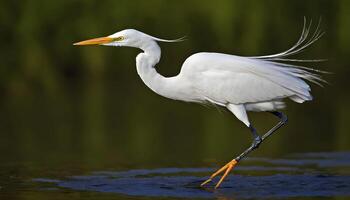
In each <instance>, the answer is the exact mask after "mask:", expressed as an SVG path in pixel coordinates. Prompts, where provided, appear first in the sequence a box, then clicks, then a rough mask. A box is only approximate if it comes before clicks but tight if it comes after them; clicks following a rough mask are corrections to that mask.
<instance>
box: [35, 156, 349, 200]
mask: <svg viewBox="0 0 350 200" xmlns="http://www.w3.org/2000/svg"><path fill="white" fill-rule="evenodd" d="M349 158H350V152H342V153H307V154H298V155H295V156H290V157H288V158H286V159H281V160H272V159H254V158H253V159H250V161H249V162H247V163H254V160H256V161H258V162H259V164H261V165H262V166H263V167H261V166H254V165H252V164H251V165H250V166H240V167H237V169H236V172H235V173H236V174H235V175H233V176H231V177H230V178H229V179H228V180H227V181H226V182H225V183H224V184H223V187H222V188H220V189H219V190H216V191H211V190H207V189H204V188H200V187H199V184H200V183H201V181H203V180H204V179H205V178H206V177H203V174H209V173H210V172H212V171H213V170H214V169H210V168H161V169H151V170H146V169H140V170H130V171H122V172H111V171H102V172H93V173H92V174H91V175H86V176H73V177H67V178H66V179H63V180H53V179H46V178H38V179H35V180H34V181H36V182H43V183H49V185H50V187H52V184H53V185H54V186H55V187H60V188H67V189H71V190H79V191H81V190H83V191H84V190H85V191H97V192H108V193H118V194H124V195H131V196H144V197H145V196H146V197H147V196H150V197H173V198H174V197H176V198H180V197H182V198H211V197H225V198H261V197H264V198H289V197H333V196H350V174H349V171H348V168H349V167H350V162H349ZM328 163H332V165H329V164H328ZM271 164H272V165H271ZM269 165H271V166H269ZM308 166H312V167H311V168H310V167H309V168H308ZM324 167H333V168H335V167H336V168H343V169H345V171H346V172H342V173H338V172H337V173H334V172H333V173H328V172H325V171H324V170H325V169H322V168H324ZM244 173H255V174H254V175H247V174H244ZM259 173H260V174H259Z"/></svg>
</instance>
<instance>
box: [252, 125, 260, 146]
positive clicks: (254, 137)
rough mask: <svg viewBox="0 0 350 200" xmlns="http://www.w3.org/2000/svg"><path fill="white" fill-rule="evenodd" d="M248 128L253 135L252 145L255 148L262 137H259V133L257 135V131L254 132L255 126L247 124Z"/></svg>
mask: <svg viewBox="0 0 350 200" xmlns="http://www.w3.org/2000/svg"><path fill="white" fill-rule="evenodd" d="M249 130H250V132H251V133H252V135H253V142H252V146H253V148H254V149H256V148H258V147H259V145H260V144H261V142H262V138H261V137H260V135H258V133H257V132H256V130H255V128H254V127H253V126H252V125H250V126H249Z"/></svg>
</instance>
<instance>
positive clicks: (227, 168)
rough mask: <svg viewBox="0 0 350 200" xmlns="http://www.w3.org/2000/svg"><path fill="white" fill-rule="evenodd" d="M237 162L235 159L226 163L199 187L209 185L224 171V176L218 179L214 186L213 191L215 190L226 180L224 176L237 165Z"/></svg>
mask: <svg viewBox="0 0 350 200" xmlns="http://www.w3.org/2000/svg"><path fill="white" fill-rule="evenodd" d="M237 163H238V161H237V160H236V159H233V160H231V161H230V162H229V163H227V164H226V165H225V166H223V167H221V168H220V169H219V170H218V171H216V172H215V173H214V174H212V175H211V176H210V178H209V179H208V180H206V181H204V182H203V183H202V184H201V186H204V185H205V184H207V183H209V182H210V181H212V180H213V178H214V177H216V176H217V175H219V174H220V173H222V172H223V171H225V173H224V175H222V177H221V178H220V181H219V182H218V183H217V184H216V186H215V189H217V188H218V187H219V186H220V184H221V183H222V181H223V180H224V179H225V178H226V176H227V175H228V174H229V173H230V171H231V170H232V169H233V168H234V167H235V166H236V165H237Z"/></svg>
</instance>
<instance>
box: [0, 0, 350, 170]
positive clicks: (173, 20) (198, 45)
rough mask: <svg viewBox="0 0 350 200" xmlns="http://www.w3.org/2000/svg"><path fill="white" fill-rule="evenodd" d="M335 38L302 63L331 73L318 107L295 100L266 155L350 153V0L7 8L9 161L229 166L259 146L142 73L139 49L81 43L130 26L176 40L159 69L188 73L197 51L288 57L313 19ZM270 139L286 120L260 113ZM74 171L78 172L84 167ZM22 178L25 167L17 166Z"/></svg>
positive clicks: (257, 120)
mask: <svg viewBox="0 0 350 200" xmlns="http://www.w3.org/2000/svg"><path fill="white" fill-rule="evenodd" d="M304 16H306V17H307V18H308V19H313V20H314V22H315V25H316V22H317V21H318V19H319V18H320V17H322V26H321V28H322V29H323V30H324V31H325V32H326V34H325V36H324V37H323V38H321V40H320V41H318V42H317V43H316V44H315V45H313V46H312V47H311V48H309V49H308V50H307V51H305V52H303V54H302V55H300V56H297V57H298V58H305V59H308V58H326V59H328V61H327V62H321V63H308V64H306V66H309V67H314V68H318V69H322V70H327V71H331V72H333V73H334V74H331V75H326V76H325V77H324V78H325V79H327V80H328V81H329V82H330V84H329V85H326V86H325V87H324V88H321V87H318V86H315V85H313V87H312V88H313V95H314V97H315V99H314V101H312V102H307V103H304V104H296V103H292V102H290V101H287V105H288V107H287V109H286V110H285V113H286V114H287V115H288V116H289V119H290V120H289V123H288V125H287V126H285V127H283V128H282V129H281V130H279V131H278V133H277V134H276V135H274V136H273V137H272V138H271V139H269V141H267V142H266V143H264V144H263V145H262V146H261V147H260V148H259V150H258V151H257V152H254V153H253V154H252V155H254V156H265V157H276V156H282V155H286V154H291V153H297V152H314V151H343V150H349V149H350V134H349V130H348V129H349V128H348V126H347V124H348V123H349V119H350V117H349V112H350V105H349V101H350V93H349V86H350V85H349V83H350V81H349V78H348V75H349V72H350V70H349V66H348V63H349V61H348V59H349V55H350V54H349V53H350V23H349V22H350V1H347V0H338V1H335V0H317V1H301V0H300V1H287V0H285V1H271V0H266V1H258V0H255V1H232V0H227V1H221V0H217V1H203V0H198V1H192V0H188V1H161V0H148V1H141V0H138V1H136V0H135V1H130V0H118V1H116V0H107V1H97V0H84V1H82V0H69V1H68V0H60V1H47V0H31V1H29V0H21V1H9V0H2V1H0V37H1V46H0V56H1V67H0V95H1V98H0V131H1V132H0V138H1V139H0V162H1V163H2V165H11V166H13V165H14V166H21V167H19V168H18V170H19V169H20V170H25V169H27V168H30V166H36V168H37V169H41V170H42V169H46V168H47V169H52V168H54V167H56V168H62V169H66V170H67V169H70V167H69V166H75V167H76V166H78V168H82V169H88V170H91V169H99V170H101V169H107V168H113V169H121V168H141V167H146V168H147V167H166V166H186V167H190V166H206V165H215V166H216V165H219V164H222V163H223V162H225V161H227V160H230V159H232V158H233V157H234V156H236V155H237V154H238V153H240V152H241V151H242V150H243V149H244V148H246V147H247V146H248V145H250V142H251V135H250V133H249V130H248V129H247V128H246V127H244V125H243V124H242V123H241V122H239V121H238V120H237V119H236V118H235V117H234V116H233V115H232V114H230V113H228V112H226V111H225V110H222V109H219V110H218V109H215V108H210V107H209V108H207V107H204V106H201V105H197V104H190V103H183V102H179V101H173V100H168V99H165V98H163V97H160V96H158V95H156V94H154V93H153V92H152V91H151V90H149V89H148V88H147V87H146V86H145V85H144V84H143V83H142V81H141V79H140V78H139V77H138V75H137V73H136V69H135V57H136V55H137V54H138V53H139V50H138V49H132V48H113V47H99V46H96V47H84V48H81V47H76V46H73V45H72V43H73V42H77V41H81V40H84V39H89V38H94V37H100V36H106V35H109V34H112V33H114V32H117V31H119V30H122V29H125V28H134V29H138V30H140V31H143V32H146V33H148V34H151V35H154V36H157V37H160V38H166V39H173V38H179V37H181V36H184V35H186V36H187V38H188V39H187V40H186V41H184V42H182V43H173V44H169V43H162V44H160V45H161V48H162V55H163V57H162V59H161V62H160V63H159V65H158V71H159V72H160V73H161V74H163V75H165V76H173V75H176V74H177V73H178V72H179V70H180V67H181V65H182V62H183V61H184V60H185V59H186V58H187V57H188V56H190V55H191V54H193V53H196V52H200V51H214V52H223V53H229V54H237V55H244V56H253V55H263V54H272V53H278V52H280V51H283V50H285V49H287V48H288V47H291V46H292V45H293V44H294V43H295V42H296V41H297V39H298V37H299V35H300V33H301V29H302V25H303V17H304ZM250 119H251V121H252V123H253V124H255V126H256V127H257V129H258V131H259V132H260V133H263V132H264V131H266V130H268V129H269V128H270V127H271V126H273V125H274V124H275V123H276V122H277V120H276V119H275V118H274V117H273V116H270V115H269V114H265V113H251V114H250ZM72 168H73V167H72ZM12 169H13V170H16V167H14V168H12Z"/></svg>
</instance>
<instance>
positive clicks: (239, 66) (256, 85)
mask: <svg viewBox="0 0 350 200" xmlns="http://www.w3.org/2000/svg"><path fill="white" fill-rule="evenodd" d="M310 27H311V23H310V25H309V26H306V23H305V22H304V27H303V31H302V34H301V37H300V38H299V40H298V41H297V43H296V44H295V45H294V46H293V47H291V48H290V49H288V50H287V51H284V52H282V53H278V54H274V55H267V56H257V57H242V56H235V55H228V54H223V53H208V52H202V53H196V54H193V55H191V56H190V57H189V58H187V59H186V60H185V62H184V63H183V65H182V68H181V71H180V73H179V74H178V75H177V76H174V77H164V76H162V75H160V74H159V73H157V71H156V68H155V65H156V64H157V63H158V62H159V60H160V57H161V49H160V47H159V46H158V44H157V42H179V41H182V39H176V40H165V39H160V38H156V37H153V36H150V35H147V34H145V33H142V32H140V31H137V30H133V29H127V30H122V31H120V32H117V33H114V34H112V35H110V36H107V37H102V38H96V39H90V40H85V41H82V42H78V43H75V44H74V45H106V46H126V47H135V48H139V49H141V50H142V51H143V52H142V53H140V54H138V55H137V57H136V68H137V73H138V74H139V76H140V77H141V79H142V81H143V82H144V83H145V84H146V85H147V86H148V87H149V88H150V89H151V90H153V91H154V92H155V93H157V94H159V95H161V96H164V97H167V98H170V99H175V100H181V101H186V102H196V103H208V102H209V103H211V104H215V105H219V106H223V107H226V108H227V109H228V110H229V111H231V112H232V113H233V114H234V115H235V116H236V117H237V118H238V119H239V120H240V121H242V122H243V123H244V124H245V125H246V126H247V127H248V128H249V129H250V131H251V133H252V135H253V143H252V145H251V146H250V147H249V148H248V149H247V150H246V151H244V152H243V153H242V154H240V155H239V156H238V157H236V158H235V159H233V160H231V161H230V162H228V163H227V164H226V165H225V166H223V167H222V168H221V169H219V170H218V171H217V172H215V173H214V174H213V175H212V176H211V177H210V178H209V179H208V180H207V181H205V182H203V184H202V186H203V185H204V184H206V183H208V182H210V181H211V180H212V179H213V178H214V177H215V176H217V175H218V174H220V173H222V172H224V174H223V176H222V177H221V179H220V180H219V182H218V183H217V184H216V186H215V188H217V187H219V185H220V184H221V183H222V181H223V180H224V179H225V177H226V176H227V175H228V173H229V172H230V171H231V170H232V169H233V167H234V166H235V165H236V164H237V163H238V162H239V161H240V160H241V159H242V158H243V157H245V156H246V155H247V154H248V153H249V152H251V151H252V150H254V149H256V148H257V147H258V146H259V144H260V143H261V142H262V141H263V140H264V139H266V138H267V137H268V136H270V135H271V134H273V133H274V132H275V131H276V130H277V129H278V128H280V127H281V126H282V125H284V124H285V123H286V122H287V116H286V115H284V114H283V113H282V112H280V111H278V110H280V109H282V108H284V107H285V104H284V102H283V99H285V98H289V99H291V100H292V101H295V102H297V103H303V102H304V101H310V100H312V96H311V94H310V91H311V89H310V86H309V85H308V84H307V83H306V82H305V81H310V82H314V83H316V84H320V83H321V82H325V81H324V80H323V79H322V78H321V76H320V75H319V73H321V72H322V71H319V70H315V69H311V68H306V67H303V66H297V65H293V64H287V63H285V62H283V61H290V62H300V61H307V60H296V59H288V58H287V57H288V56H291V55H295V54H297V53H299V52H301V51H302V50H304V49H305V48H307V47H308V46H310V45H311V44H312V43H314V42H315V41H316V40H318V39H319V38H320V37H321V36H322V34H323V33H322V32H321V31H319V29H318V27H317V29H316V31H315V33H314V34H310ZM309 36H310V37H309ZM313 61H315V60H313ZM247 111H255V112H261V111H266V112H270V113H272V114H274V115H275V116H277V117H278V118H279V119H280V122H279V123H278V124H277V125H276V126H274V127H273V128H272V129H271V130H270V131H268V132H267V133H266V134H264V135H263V136H262V137H261V136H259V135H258V133H257V131H256V130H255V128H254V127H253V126H252V124H251V123H250V121H249V119H248V116H247Z"/></svg>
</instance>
